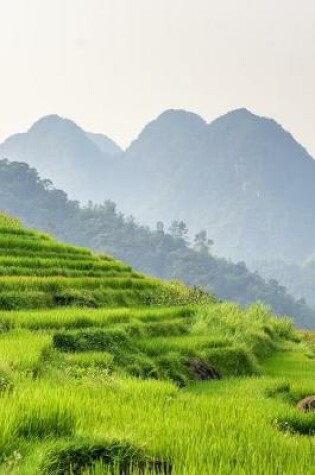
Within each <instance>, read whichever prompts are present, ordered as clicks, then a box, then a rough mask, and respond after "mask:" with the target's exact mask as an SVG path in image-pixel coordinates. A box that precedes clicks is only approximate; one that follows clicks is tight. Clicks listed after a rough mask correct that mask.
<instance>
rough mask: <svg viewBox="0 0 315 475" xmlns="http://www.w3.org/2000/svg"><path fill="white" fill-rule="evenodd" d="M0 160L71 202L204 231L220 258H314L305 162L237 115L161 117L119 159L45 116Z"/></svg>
mask: <svg viewBox="0 0 315 475" xmlns="http://www.w3.org/2000/svg"><path fill="white" fill-rule="evenodd" d="M0 158H8V159H9V160H19V161H24V162H27V163H29V164H30V165H32V166H35V167H36V168H37V169H38V170H39V172H40V175H41V176H42V177H47V178H50V179H52V180H53V182H54V184H55V185H56V186H57V187H60V188H62V189H64V190H65V191H66V192H68V193H69V195H70V197H71V198H75V199H78V200H81V201H87V200H89V199H92V200H94V201H96V202H101V201H103V200H105V199H108V198H109V199H112V200H114V201H115V202H117V204H118V205H119V207H120V208H121V209H122V210H123V211H124V212H126V213H131V214H133V215H135V216H136V217H137V218H138V219H139V221H140V222H142V223H147V224H150V225H153V224H155V223H156V222H157V221H164V222H166V223H170V222H171V221H173V220H184V221H185V222H186V223H187V224H188V226H189V228H190V229H191V230H192V232H196V231H198V230H200V229H206V230H207V231H208V235H209V236H210V237H211V238H212V239H213V240H214V243H215V245H214V251H215V252H217V253H219V254H221V255H223V256H225V257H231V258H233V259H236V260H239V259H243V260H246V261H247V262H251V261H256V260H262V259H264V258H268V259H269V260H270V259H273V258H281V259H284V260H287V261H292V260H293V261H294V260H301V259H302V260H303V259H304V258H306V257H307V256H308V255H310V254H311V253H314V251H315V219H314V218H315V187H314V184H315V162H314V160H313V159H312V157H311V156H310V155H309V154H308V153H307V151H306V150H305V149H304V148H303V147H302V146H301V145H300V144H298V143H297V142H296V141H295V140H294V138H293V137H292V136H291V135H290V134H289V133H288V132H286V131H285V130H284V129H283V128H282V127H281V126H280V125H279V124H277V123H276V122H275V121H273V120H271V119H266V118H263V117H259V116H256V115H254V114H252V113H251V112H249V111H248V110H246V109H238V110H235V111H232V112H229V113H228V114H226V115H224V116H222V117H219V118H218V119H216V120H214V121H213V122H211V123H209V124H208V123H207V122H206V121H205V120H203V119H202V118H201V117H199V116H198V115H196V114H193V113H190V112H186V111H183V110H169V111H166V112H164V113H162V114H161V115H160V116H159V117H158V118H157V119H156V120H154V121H152V122H151V123H149V124H148V125H147V126H146V127H145V128H144V129H143V131H142V132H141V133H140V135H139V137H138V138H137V139H136V140H135V141H134V142H133V143H132V144H131V145H130V146H129V147H128V148H127V150H126V151H125V152H123V151H121V149H120V148H119V147H118V146H117V145H116V144H115V143H113V142H112V141H111V140H110V139H108V138H107V137H106V136H98V135H94V134H93V135H91V134H89V133H87V132H86V131H84V130H83V129H82V128H80V127H79V126H77V125H76V124H75V123H73V122H72V121H69V120H65V119H61V118H60V117H58V116H48V117H45V118H43V119H41V120H39V121H38V122H37V123H36V124H34V126H33V127H32V128H31V129H30V130H29V131H28V132H26V133H25V134H18V135H14V136H12V137H10V138H9V139H7V140H6V141H5V142H4V143H3V144H2V145H1V146H0Z"/></svg>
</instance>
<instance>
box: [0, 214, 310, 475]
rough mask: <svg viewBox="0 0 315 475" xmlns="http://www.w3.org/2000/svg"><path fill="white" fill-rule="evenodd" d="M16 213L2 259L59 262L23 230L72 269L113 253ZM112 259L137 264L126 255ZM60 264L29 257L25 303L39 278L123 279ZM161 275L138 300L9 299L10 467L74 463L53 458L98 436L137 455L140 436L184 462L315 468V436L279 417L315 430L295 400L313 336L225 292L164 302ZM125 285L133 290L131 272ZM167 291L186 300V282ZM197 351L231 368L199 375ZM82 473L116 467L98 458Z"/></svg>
mask: <svg viewBox="0 0 315 475" xmlns="http://www.w3.org/2000/svg"><path fill="white" fill-rule="evenodd" d="M5 224H6V229H7V231H3V232H2V233H0V238H3V236H8V235H10V239H9V240H7V242H10V244H9V246H8V247H7V248H6V249H7V252H5V253H4V256H3V258H4V259H6V264H5V265H4V269H8V270H10V268H11V267H13V268H16V269H17V272H18V271H19V268H20V269H25V268H27V269H32V268H33V269H34V274H35V273H36V272H38V270H39V269H47V259H48V260H50V259H52V257H51V255H50V257H47V255H46V256H45V257H43V256H42V255H41V257H37V258H36V259H39V260H36V259H35V256H34V254H36V252H37V251H36V252H33V251H34V246H32V245H31V246H24V247H23V246H19V245H17V244H16V243H17V242H18V239H16V237H18V238H19V237H21V236H22V237H23V239H22V240H23V241H24V243H25V242H26V241H27V243H28V244H29V242H30V241H35V242H38V240H39V242H40V248H41V252H40V253H41V254H42V251H43V246H42V244H43V243H44V242H45V243H47V242H48V243H50V244H49V247H51V245H53V246H57V248H58V251H57V252H55V254H56V253H58V252H59V249H62V250H61V254H62V256H63V257H62V264H63V268H65V269H68V270H69V269H70V268H71V270H72V271H73V270H80V269H83V270H84V272H86V262H88V263H89V265H91V266H92V268H93V269H94V270H95V268H99V267H101V268H102V266H103V260H102V259H98V258H96V257H95V256H92V255H91V254H87V252H86V251H84V250H80V249H75V248H69V249H68V250H65V247H62V246H61V247H59V246H60V245H56V244H55V243H52V242H51V241H50V240H49V238H47V237H46V236H42V237H41V238H40V237H39V235H37V234H33V233H27V231H25V230H22V229H20V228H19V226H18V224H17V223H14V222H12V223H10V222H9V223H5ZM8 229H11V231H10V232H9V231H8ZM14 236H15V237H14ZM2 242H4V240H3V241H2ZM13 243H14V245H13ZM10 246H11V247H10ZM22 247H23V249H24V251H25V252H24V254H23V257H22V256H21V252H20V251H21V248H22ZM44 247H45V246H44ZM9 248H10V252H8V249H9ZM57 248H56V249H57ZM12 251H13V252H12ZM14 252H15V258H16V259H17V261H18V262H16V261H15V260H14V259H15V258H14V259H13V257H12V254H14ZM49 252H50V253H51V249H50V250H49ZM66 255H68V257H69V258H68V259H66ZM70 256H71V257H70ZM30 257H31V258H30ZM53 258H54V259H55V258H56V256H55V255H54V256H53ZM19 259H20V261H19ZM57 259H58V256H57ZM59 261H60V260H59ZM8 262H10V263H11V264H8ZM68 262H71V263H72V264H71V266H68ZM108 262H112V261H109V260H108V258H107V259H105V263H108ZM35 263H36V264H35ZM74 263H76V264H74ZM112 265H113V266H117V268H118V271H119V272H122V269H124V270H123V272H130V273H131V272H132V271H131V269H126V266H125V267H124V265H123V264H118V263H117V264H116V261H113V262H112ZM59 266H60V262H58V266H56V265H55V264H54V265H53V266H50V269H51V268H52V267H55V268H56V269H59ZM48 267H49V266H48ZM101 271H102V272H103V271H104V273H105V274H106V272H108V269H107V267H106V270H104V269H103V268H102V269H101ZM58 272H59V271H56V275H55V274H54V275H45V276H39V275H38V274H37V278H35V277H33V274H32V273H31V274H30V275H29V276H26V275H25V271H24V270H22V271H21V272H20V274H19V273H18V275H17V276H16V279H18V282H19V284H18V285H17V284H14V285H17V287H16V290H17V294H16V295H24V296H25V299H24V301H25V302H26V303H27V302H28V301H29V299H30V298H32V296H33V292H34V288H35V289H37V291H38V289H39V288H40V291H43V292H46V293H48V294H49V295H52V294H53V293H54V292H56V286H57V290H58V292H64V289H65V288H70V289H71V290H73V289H74V288H75V289H79V295H81V293H82V290H83V291H84V292H87V291H90V290H91V289H92V291H93V289H94V285H95V283H96V285H98V284H97V282H99V281H101V282H102V285H103V290H104V291H105V292H107V291H108V287H110V285H111V284H110V282H112V280H113V276H111V277H110V278H108V277H107V276H106V277H104V276H103V275H102V276H100V277H96V276H94V277H93V278H91V280H89V279H90V278H89V277H87V276H86V275H83V276H81V275H80V276H76V277H74V276H70V277H63V278H61V277H60V276H59V275H58ZM114 279H115V278H114ZM141 279H142V280H143V281H146V278H145V277H143V276H139V277H133V276H131V277H130V278H129V283H128V286H127V289H128V290H130V287H131V291H132V292H134V290H133V289H132V285H130V280H131V281H133V280H135V281H136V282H138V280H141ZM12 282H16V281H15V280H14V279H13V280H12V276H8V275H5V276H4V277H3V284H2V287H1V285H0V296H1V295H3V294H4V295H5V294H6V293H7V292H12V285H13V284H12ZM47 282H48V283H49V285H48V284H47ZM82 282H83V283H84V285H83V287H81V284H82ZM87 282H89V285H87V284H86V283H87ZM124 282H125V281H124ZM149 282H150V283H149V284H148V286H147V287H146V288H145V290H146V291H147V289H148V288H149V290H150V294H149V295H150V297H151V298H150V300H149V301H150V303H151V305H150V306H147V307H145V306H143V305H141V306H139V302H140V303H141V304H143V301H141V300H140V301H139V300H138V301H137V300H136V299H131V304H132V305H130V306H129V307H126V302H127V301H124V304H125V306H124V307H119V306H117V304H116V307H115V308H110V307H111V306H115V305H114V303H113V302H111V306H108V305H105V306H104V304H106V301H105V300H99V301H98V305H99V306H104V307H103V308H99V309H91V308H86V306H84V304H87V303H88V304H89V303H90V300H88V301H83V302H82V301H80V302H78V301H76V302H73V301H71V302H70V303H71V304H76V305H79V304H80V305H81V306H82V307H81V308H76V307H72V308H65V306H64V305H65V302H63V305H62V306H61V308H46V309H41V310H34V309H33V310H28V311H24V310H22V311H20V310H17V311H12V310H11V311H3V310H2V311H1V312H0V329H1V334H0V391H1V394H0V400H1V403H2V404H1V405H0V462H1V465H0V473H1V474H3V475H7V474H13V475H34V474H37V473H38V474H40V473H50V474H55V475H56V474H57V473H59V474H63V475H66V474H67V473H69V472H67V471H66V470H65V469H60V470H59V471H58V470H57V469H56V467H55V469H53V468H52V467H53V463H55V461H56V458H57V459H58V460H59V461H60V457H61V460H64V459H65V456H64V453H65V452H64V450H65V449H67V450H69V444H72V446H74V447H75V449H76V450H77V452H78V450H79V449H80V450H81V452H80V454H81V455H80V456H81V457H82V453H83V454H86V453H89V454H90V455H91V453H93V454H94V455H95V453H96V451H97V447H101V449H102V450H103V451H104V450H107V451H109V450H111V453H114V455H115V453H116V455H117V450H118V449H119V450H120V451H123V454H121V452H119V454H120V455H119V456H120V459H121V460H125V459H126V460H130V454H132V457H135V459H136V460H140V458H141V457H142V455H139V454H138V452H137V450H138V448H141V449H142V450H143V453H145V455H146V457H153V458H154V459H158V460H164V461H165V460H170V461H171V462H172V464H173V472H172V473H173V474H175V475H186V474H187V475H197V474H198V475H200V474H201V475H203V474H205V475H206V474H226V475H228V474H229V475H230V474H231V473H233V474H248V475H249V474H250V475H252V474H264V475H265V474H272V475H273V474H276V473H279V474H284V473H285V474H288V475H291V474H292V475H297V474H303V475H304V474H306V475H308V474H312V473H315V472H314V466H315V451H314V448H315V445H314V444H315V442H314V437H313V436H310V435H307V436H306V435H300V434H299V435H296V434H295V435H294V434H293V433H291V432H288V431H283V430H279V429H278V428H277V426H276V421H278V422H279V421H280V422H281V423H282V425H281V427H283V422H288V424H289V426H290V427H291V428H292V429H295V428H296V427H298V428H299V429H301V427H302V429H305V428H306V429H307V430H309V429H314V430H315V421H314V418H312V417H308V416H304V415H300V414H299V413H298V412H297V411H296V409H295V408H294V403H295V401H296V400H298V399H299V398H300V397H302V396H304V395H306V394H310V393H314V392H315V381H314V374H315V373H314V371H315V360H314V355H315V353H314V340H313V337H312V335H311V334H308V338H309V342H308V344H306V343H298V342H297V341H296V338H295V335H294V333H293V331H292V328H291V326H290V324H289V323H288V322H287V321H285V320H284V321H282V320H275V319H273V318H272V316H271V315H270V314H269V312H268V311H267V310H266V309H265V308H264V307H261V306H253V307H251V308H249V309H248V310H247V311H245V310H242V309H241V308H240V307H238V306H237V305H234V304H227V303H214V302H212V303H209V302H207V304H205V303H203V304H202V305H199V306H196V305H195V304H193V305H188V306H187V305H185V306H183V305H176V306H164V307H163V306H160V305H157V306H154V305H152V301H153V299H152V296H154V295H155V294H158V293H159V291H160V289H161V287H160V286H162V289H163V293H164V294H165V291H166V290H167V289H168V287H165V285H166V284H163V285H162V284H161V283H159V282H158V281H155V282H154V286H153V293H152V286H151V281H149ZM107 283H109V285H108V286H107ZM10 286H11V287H10ZM34 286H35V287H34ZM118 288H119V292H122V293H124V292H126V286H125V283H124V285H119V286H118ZM8 289H9V290H8ZM165 289H166V290H165ZM11 295H12V294H11ZM54 295H55V294H54ZM136 295H138V294H136ZM170 296H171V297H172V298H173V300H172V299H171V298H170ZM164 297H165V295H164ZM50 298H51V297H50ZM89 298H90V297H89ZM167 299H169V301H170V302H173V303H174V302H176V303H178V294H177V293H176V292H175V294H174V292H173V293H172V295H171V294H167ZM158 300H159V299H158ZM50 301H51V300H50ZM53 301H54V302H55V304H56V301H55V300H53ZM146 302H147V303H148V300H146ZM68 303H69V302H68ZM128 303H130V300H129V299H128ZM136 304H138V306H137V305H136ZM36 305H37V303H36ZM36 305H33V304H32V305H26V307H34V306H35V307H36ZM47 306H48V307H49V306H50V305H47ZM14 307H16V306H13V308H14ZM191 358H198V359H202V360H203V361H205V362H207V363H208V364H211V365H213V366H215V367H216V369H217V370H219V371H220V373H221V374H222V375H223V377H224V378H223V379H222V380H221V381H212V382H203V383H198V382H193V379H194V376H195V375H194V374H193V373H191V372H190V369H189V361H190V360H191ZM135 376H137V378H135ZM232 376H234V377H232ZM240 376H243V377H242V378H241V377H240ZM183 386H184V387H183ZM284 427H286V426H284ZM115 440H117V441H118V445H117V444H116V445H115V446H114V448H113V441H115ZM97 444H98V445H97ZM123 444H127V445H123ZM117 446H118V449H117ZM82 447H83V448H82ZM109 447H110V449H109ZM115 451H116V452H115ZM61 455H62V456H61ZM107 456H108V453H107ZM58 457H59V458H58ZM128 457H129V458H128ZM80 460H81V462H82V459H80ZM49 464H50V465H49ZM49 466H50V469H49ZM45 467H46V469H45ZM45 470H46V472H45ZM74 470H75V467H74ZM74 473H79V472H74ZM80 473H86V474H88V473H89V474H90V475H91V474H93V473H94V474H95V475H100V474H104V473H108V472H107V470H106V469H105V467H104V466H101V464H100V463H99V464H98V463H97V464H96V465H95V466H94V469H90V470H88V469H87V470H86V471H85V472H80ZM110 473H112V472H110ZM117 473H119V471H117ZM133 473H136V472H133Z"/></svg>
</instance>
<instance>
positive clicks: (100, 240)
mask: <svg viewBox="0 0 315 475" xmlns="http://www.w3.org/2000/svg"><path fill="white" fill-rule="evenodd" d="M0 206H1V209H3V210H5V211H7V212H9V213H11V214H13V215H15V216H19V217H21V219H22V220H23V222H24V223H25V224H27V225H28V226H31V227H33V228H38V229H41V230H44V231H48V232H50V233H52V234H53V235H54V236H56V237H58V238H59V239H60V240H62V241H65V242H69V243H73V244H77V245H80V246H87V247H90V248H91V249H95V250H98V251H106V252H107V253H109V254H112V255H113V256H115V257H117V258H119V259H122V260H124V261H126V262H128V263H130V264H132V265H133V266H134V267H135V268H136V269H138V270H141V271H145V272H147V273H149V274H152V275H156V276H159V277H162V278H167V279H181V280H183V281H184V282H186V283H187V284H189V285H192V286H201V287H203V288H204V289H206V290H208V291H211V292H214V293H215V294H216V295H217V296H218V297H219V298H222V299H223V298H224V299H231V300H235V301H237V302H240V303H242V304H248V303H250V302H253V301H256V300H261V301H262V302H265V303H267V304H268V305H270V306H271V307H272V308H273V310H274V311H275V312H276V313H278V314H287V315H291V316H293V317H294V318H295V320H296V322H297V324H298V325H299V326H304V327H315V323H314V322H315V315H314V312H313V311H312V310H310V309H309V308H308V306H307V305H306V304H305V303H303V302H297V301H296V300H294V299H293V298H292V297H291V296H290V295H288V294H287V292H286V290H285V288H284V287H283V286H281V285H279V284H278V283H277V282H276V281H274V280H272V281H269V282H267V281H264V280H263V279H262V278H261V277H260V276H259V275H258V274H256V273H252V272H249V271H248V269H247V268H246V266H245V265H244V264H243V263H239V264H232V263H231V262H229V261H226V260H224V259H219V258H217V257H215V256H213V255H212V253H211V241H210V240H209V239H208V237H207V235H206V233H205V232H199V233H197V234H196V236H195V239H194V240H193V242H191V243H189V241H188V232H187V228H186V226H185V225H184V223H181V222H174V223H173V225H172V226H171V228H170V229H167V230H166V229H164V227H163V224H162V223H158V224H157V226H156V229H155V230H150V229H149V228H148V227H144V226H140V225H138V224H137V223H136V222H135V220H134V219H133V218H131V217H124V216H123V215H122V214H121V213H120V212H119V211H117V209H116V206H115V204H113V203H112V202H109V201H108V202H106V203H104V204H103V205H101V206H94V205H92V204H90V205H89V206H86V207H83V208H82V207H80V206H79V204H78V203H76V202H74V201H70V200H68V198H67V195H66V194H65V193H64V192H63V191H60V190H56V189H54V187H53V186H52V184H51V182H49V181H45V180H41V179H40V178H39V176H38V173H37V172H36V170H35V169H31V168H30V167H29V166H28V165H26V164H22V163H16V162H14V163H10V162H8V161H6V160H2V161H1V162H0Z"/></svg>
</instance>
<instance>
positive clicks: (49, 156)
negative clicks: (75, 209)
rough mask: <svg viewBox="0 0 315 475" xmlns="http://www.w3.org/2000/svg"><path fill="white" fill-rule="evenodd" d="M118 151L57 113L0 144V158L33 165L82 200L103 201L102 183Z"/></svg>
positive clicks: (108, 178) (109, 176) (106, 180)
mask: <svg viewBox="0 0 315 475" xmlns="http://www.w3.org/2000/svg"><path fill="white" fill-rule="evenodd" d="M118 153H120V149H119V147H118V146H117V145H116V144H115V143H114V142H113V141H111V140H110V139H108V138H107V137H106V136H104V135H101V134H89V133H87V132H85V131H84V130H83V129H82V128H81V127H79V126H78V125H77V124H75V123H74V122H72V121H71V120H68V119H64V118H61V117H59V116H57V115H50V116H47V117H43V118H42V119H40V120H39V121H37V122H36V123H35V124H34V125H33V126H32V127H31V128H30V129H29V130H28V131H27V132H26V133H21V134H16V135H13V136H12V137H9V138H8V139H7V140H6V141H5V142H4V143H3V144H2V145H1V146H0V156H1V157H2V158H6V157H9V158H10V159H11V160H16V161H23V162H25V163H28V164H29V165H31V166H33V167H36V169H37V170H38V171H39V173H40V174H41V176H43V177H45V178H48V179H50V180H52V181H53V182H54V184H56V186H58V187H60V188H63V189H65V190H67V192H68V193H69V194H70V195H71V197H72V198H74V199H78V200H82V201H87V200H89V199H94V200H99V201H103V198H104V196H106V194H107V192H104V187H105V188H106V186H107V188H108V187H109V185H110V183H114V180H112V171H113V169H114V167H115V163H114V161H112V158H111V155H113V154H114V155H115V154H118ZM91 190H93V192H92V191H91ZM108 193H110V190H109V188H108Z"/></svg>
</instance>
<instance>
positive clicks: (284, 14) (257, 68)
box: [0, 0, 315, 156]
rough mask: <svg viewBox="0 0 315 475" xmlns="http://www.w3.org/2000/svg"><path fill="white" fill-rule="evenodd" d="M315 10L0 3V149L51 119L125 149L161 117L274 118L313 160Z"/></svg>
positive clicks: (128, 2)
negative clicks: (178, 111)
mask: <svg viewBox="0 0 315 475" xmlns="http://www.w3.org/2000/svg"><path fill="white" fill-rule="evenodd" d="M314 18H315V1H314V0H299V1H296V0H0V71H1V76H0V110H1V121H0V140H3V139H4V138H6V137H7V136H8V135H10V134H12V133H15V132H20V131H24V130H26V129H27V128H29V127H30V126H31V124H32V123H33V122H34V121H35V120H37V119H38V118H39V117H41V116H43V115H47V114H52V113H56V114H59V115H61V116H64V117H68V118H70V119H72V120H74V121H76V122H77V123H78V124H79V125H81V126H82V127H84V128H85V129H87V130H91V131H95V132H102V133H105V134H106V135H108V136H110V137H111V138H113V139H114V140H116V141H117V142H118V143H119V144H120V145H122V146H126V145H128V143H129V142H130V141H131V140H132V139H134V138H135V137H136V136H137V135H138V134H139V132H140V130H141V129H142V128H143V126H144V125H145V124H146V123H147V122H149V121H151V120H153V119H154V118H155V117H156V116H158V115H159V114H160V113H161V112H162V111H163V110H165V109H169V108H182V109H186V110H191V111H194V112H197V113H199V114H200V115H202V116H203V117H204V118H205V119H206V120H208V121H211V120H213V119H214V118H215V117H217V116H218V115H222V114H224V113H225V112H227V111H229V110H231V109H235V108H238V107H247V108H248V109H250V110H251V111H253V112H255V113H257V114H259V115H265V116H268V117H273V118H274V119H276V120H277V121H278V122H280V123H281V124H282V125H283V126H284V128H285V129H287V130H289V131H290V132H291V133H293V135H294V136H295V137H296V138H297V139H298V140H299V141H300V142H302V143H303V145H304V146H306V148H307V149H308V150H309V151H310V152H311V153H312V154H313V155H314V156H315V133H314V132H315V131H314V126H315V27H314Z"/></svg>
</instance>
